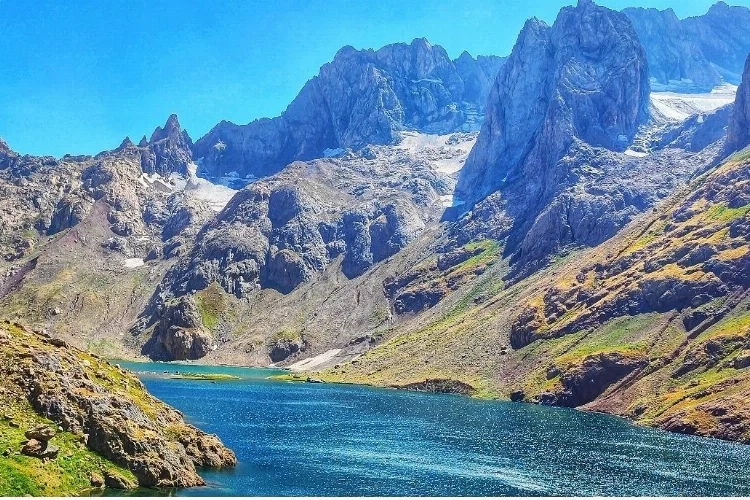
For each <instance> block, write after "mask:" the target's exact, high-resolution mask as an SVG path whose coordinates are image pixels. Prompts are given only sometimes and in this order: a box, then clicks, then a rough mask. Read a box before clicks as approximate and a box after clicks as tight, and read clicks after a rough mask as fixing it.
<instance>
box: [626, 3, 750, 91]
mask: <svg viewBox="0 0 750 500" xmlns="http://www.w3.org/2000/svg"><path fill="white" fill-rule="evenodd" d="M623 13H625V14H626V15H627V16H628V17H629V18H630V20H631V22H632V23H633V26H634V28H635V30H636V32H637V33H638V38H639V39H640V41H641V43H642V44H643V47H644V48H645V50H646V54H647V56H648V65H649V75H650V77H651V83H652V86H653V87H654V89H657V90H680V91H686V90H687V91H696V90H697V91H703V92H707V91H710V90H711V89H712V88H714V87H716V86H718V85H720V84H722V83H725V82H728V83H732V84H735V85H736V84H739V82H740V80H741V77H742V69H743V62H744V60H745V56H746V55H747V54H748V52H750V9H747V8H746V7H739V6H738V7H730V6H728V5H727V4H726V3H724V2H717V3H716V4H714V5H713V6H711V8H710V9H709V10H708V12H707V13H706V14H704V15H702V16H695V17H690V18H687V19H683V20H680V19H679V18H678V17H677V15H676V14H675V13H674V11H673V10H672V9H666V10H663V11H659V10H657V9H653V8H637V7H632V8H627V9H625V10H623Z"/></svg>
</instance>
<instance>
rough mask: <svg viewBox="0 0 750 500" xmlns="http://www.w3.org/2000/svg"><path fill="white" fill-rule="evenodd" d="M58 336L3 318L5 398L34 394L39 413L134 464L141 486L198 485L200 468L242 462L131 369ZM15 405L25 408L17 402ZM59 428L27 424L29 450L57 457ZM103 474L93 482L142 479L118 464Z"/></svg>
mask: <svg viewBox="0 0 750 500" xmlns="http://www.w3.org/2000/svg"><path fill="white" fill-rule="evenodd" d="M53 340H54V339H51V338H49V337H45V336H43V335H38V334H33V333H31V332H29V331H27V330H25V329H23V328H22V327H20V326H19V325H14V324H10V323H1V324H0V351H1V352H2V354H3V361H2V362H1V363H0V380H2V386H3V388H4V391H3V397H10V398H17V401H21V400H28V404H30V406H31V408H33V411H35V412H36V413H37V414H38V415H39V416H41V417H43V418H46V419H49V420H52V421H53V422H56V425H59V426H60V428H61V429H62V430H63V431H64V432H69V433H74V434H77V435H79V436H80V437H81V440H82V442H83V443H85V446H86V447H88V448H89V449H90V450H92V451H95V452H96V453H98V454H100V455H102V456H104V457H106V458H108V459H110V460H111V461H113V462H115V463H117V464H118V465H120V466H122V467H124V468H126V469H128V470H130V471H131V472H132V473H133V474H134V475H135V477H136V478H137V480H138V484H139V485H140V486H146V487H163V488H173V487H189V486H198V485H202V484H204V482H203V480H202V479H201V477H200V476H199V475H198V474H197V472H196V467H226V466H232V465H234V464H236V462H237V460H236V458H235V456H234V453H232V451H231V450H229V449H227V448H225V447H224V446H223V445H222V444H221V442H220V441H219V439H218V438H217V437H216V436H213V435H207V434H204V433H203V432H201V431H200V430H198V429H196V428H195V427H193V426H191V425H188V424H186V423H185V422H184V420H183V418H182V415H181V414H180V413H179V412H178V411H176V410H174V409H172V408H170V407H169V406H167V405H165V404H164V403H162V402H161V401H158V400H156V399H155V398H153V397H152V396H151V395H150V394H148V393H147V392H146V390H145V388H144V387H143V384H141V382H140V381H139V380H138V379H137V378H135V377H134V376H133V375H131V374H129V373H128V372H126V371H124V370H121V369H120V368H118V367H116V366H112V365H110V364H109V363H107V362H106V361H103V360H101V359H98V358H96V357H92V356H91V355H87V354H84V353H83V352H81V351H78V350H77V349H75V348H72V347H67V346H65V345H64V344H61V343H60V342H54V341H53ZM14 408H15V409H14V411H19V410H18V407H17V405H16V404H15V403H14ZM55 434H56V431H55V430H54V429H52V428H50V427H48V426H41V427H34V428H32V429H29V431H28V432H27V433H26V435H27V437H28V439H29V440H28V442H27V443H26V444H25V445H24V449H23V453H24V454H27V455H31V456H35V457H39V458H54V456H55V455H56V454H57V451H58V449H57V447H56V446H55V445H54V444H53V443H52V442H50V439H53V438H54V436H55ZM55 439H56V438H55ZM103 473H104V477H103V478H102V477H101V475H99V474H97V476H98V477H96V478H93V479H92V484H93V483H96V484H97V485H99V486H101V483H102V482H104V483H105V484H106V485H107V486H108V487H114V488H132V487H135V486H136V485H135V484H131V482H130V480H129V479H127V478H125V477H122V476H120V475H119V474H117V473H115V472H113V471H109V470H107V471H103Z"/></svg>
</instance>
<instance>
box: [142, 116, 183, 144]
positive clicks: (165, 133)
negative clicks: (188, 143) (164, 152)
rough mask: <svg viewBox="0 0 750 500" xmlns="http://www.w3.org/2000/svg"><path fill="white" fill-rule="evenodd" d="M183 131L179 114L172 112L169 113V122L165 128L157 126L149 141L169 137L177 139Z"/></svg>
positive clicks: (153, 141)
mask: <svg viewBox="0 0 750 500" xmlns="http://www.w3.org/2000/svg"><path fill="white" fill-rule="evenodd" d="M181 132H182V127H180V121H179V119H178V118H177V115H176V114H174V113H172V114H171V115H169V118H168V119H167V123H165V124H164V128H162V127H156V129H155V130H154V133H153V134H151V140H150V141H149V142H150V143H151V144H153V143H155V142H156V141H161V140H164V139H167V138H171V139H176V138H177V136H179V135H180V133H181Z"/></svg>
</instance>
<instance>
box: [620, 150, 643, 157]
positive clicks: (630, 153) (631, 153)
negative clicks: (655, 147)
mask: <svg viewBox="0 0 750 500" xmlns="http://www.w3.org/2000/svg"><path fill="white" fill-rule="evenodd" d="M625 154H626V155H628V156H633V157H635V158H643V157H646V156H648V153H644V152H642V151H633V150H632V149H626V150H625Z"/></svg>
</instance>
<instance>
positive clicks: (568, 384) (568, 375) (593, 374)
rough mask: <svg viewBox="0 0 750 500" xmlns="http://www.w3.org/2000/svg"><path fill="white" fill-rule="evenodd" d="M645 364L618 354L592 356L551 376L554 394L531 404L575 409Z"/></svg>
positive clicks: (546, 394) (540, 397) (637, 357)
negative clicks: (557, 382)
mask: <svg viewBox="0 0 750 500" xmlns="http://www.w3.org/2000/svg"><path fill="white" fill-rule="evenodd" d="M647 364H648V360H646V359H645V358H643V357H640V356H632V355H627V354H622V353H619V352H609V353H601V354H593V355H590V356H587V357H586V358H584V359H583V360H581V361H580V363H573V364H571V365H570V366H567V367H566V368H565V370H564V371H559V370H558V371H557V373H558V374H555V376H559V377H560V379H559V380H560V385H559V386H558V388H557V390H555V391H548V392H543V393H541V394H539V395H537V396H535V401H536V402H538V403H541V404H549V405H555V406H568V407H571V408H575V407H577V406H581V405H584V404H586V403H589V402H591V401H593V400H594V399H596V398H597V397H598V396H599V395H601V394H602V393H603V392H604V391H606V390H607V389H608V388H609V386H611V385H612V384H614V383H615V382H617V381H619V380H622V379H623V378H624V377H625V376H627V375H629V374H630V373H632V372H633V371H635V370H637V369H640V368H643V367H645V366H646V365H647ZM553 373H554V372H553Z"/></svg>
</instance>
